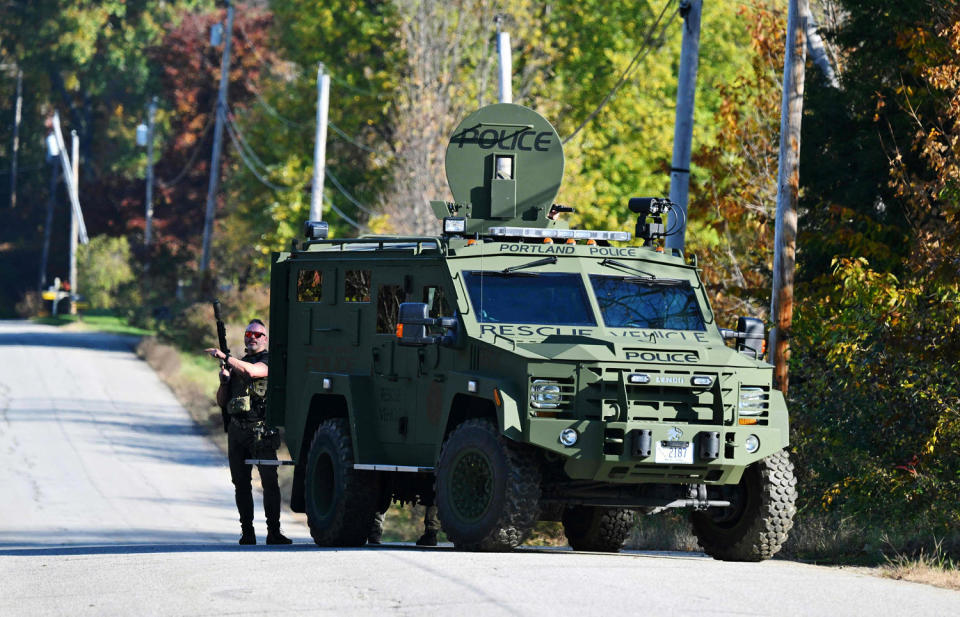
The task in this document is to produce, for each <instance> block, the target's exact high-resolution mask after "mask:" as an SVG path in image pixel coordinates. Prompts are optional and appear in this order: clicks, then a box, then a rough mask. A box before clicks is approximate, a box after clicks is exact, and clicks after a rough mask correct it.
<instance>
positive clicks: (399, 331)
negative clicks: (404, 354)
mask: <svg viewBox="0 0 960 617" xmlns="http://www.w3.org/2000/svg"><path fill="white" fill-rule="evenodd" d="M397 338H403V324H402V323H398V324H397Z"/></svg>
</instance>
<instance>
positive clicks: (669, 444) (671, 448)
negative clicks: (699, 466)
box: [653, 441, 693, 465]
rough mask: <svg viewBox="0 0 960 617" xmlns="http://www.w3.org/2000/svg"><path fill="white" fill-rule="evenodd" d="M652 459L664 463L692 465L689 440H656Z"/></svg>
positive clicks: (691, 449) (691, 451) (691, 450)
mask: <svg viewBox="0 0 960 617" xmlns="http://www.w3.org/2000/svg"><path fill="white" fill-rule="evenodd" d="M653 461H654V462H655V463H663V464H665V465H692V464H693V448H692V447H691V446H690V442H689V441H658V442H657V446H656V451H655V452H654V454H653Z"/></svg>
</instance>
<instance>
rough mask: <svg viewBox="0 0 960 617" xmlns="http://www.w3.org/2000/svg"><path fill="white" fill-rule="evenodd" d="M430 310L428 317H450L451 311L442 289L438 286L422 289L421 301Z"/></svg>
mask: <svg viewBox="0 0 960 617" xmlns="http://www.w3.org/2000/svg"><path fill="white" fill-rule="evenodd" d="M421 301H422V302H424V303H426V305H427V307H428V308H429V309H430V317H451V316H453V311H451V310H450V305H449V304H448V303H447V296H446V294H444V293H443V287H440V286H438V285H427V286H426V287H424V288H423V300H421Z"/></svg>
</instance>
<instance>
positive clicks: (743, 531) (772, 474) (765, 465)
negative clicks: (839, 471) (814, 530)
mask: <svg viewBox="0 0 960 617" xmlns="http://www.w3.org/2000/svg"><path fill="white" fill-rule="evenodd" d="M723 488H724V489H725V490H724V491H723V493H722V498H723V499H729V501H730V502H731V505H730V507H729V508H710V509H708V510H707V511H706V512H694V513H692V514H691V516H690V520H691V522H692V523H693V533H694V535H695V536H696V537H697V541H698V542H699V543H700V547H701V548H703V552H705V553H706V554H708V555H710V556H711V557H713V558H714V559H719V560H722V561H762V560H764V559H770V558H771V557H773V556H774V555H775V554H776V553H777V551H779V550H780V547H781V546H783V543H784V542H786V540H787V535H788V533H789V532H790V529H791V528H792V527H793V515H794V514H796V512H797V508H796V505H795V503H796V500H797V479H796V477H794V475H793V463H791V462H790V458H789V456H788V455H787V452H786V450H781V451H779V452H776V453H774V454H771V455H770V456H768V457H766V458H765V459H762V460H760V461H758V462H756V463H754V464H752V465H750V466H749V467H748V468H747V469H746V470H745V471H744V472H743V477H742V478H740V483H739V484H738V485H736V486H731V487H723Z"/></svg>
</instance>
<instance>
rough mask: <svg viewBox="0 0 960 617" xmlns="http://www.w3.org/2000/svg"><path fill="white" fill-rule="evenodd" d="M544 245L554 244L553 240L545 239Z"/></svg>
mask: <svg viewBox="0 0 960 617" xmlns="http://www.w3.org/2000/svg"><path fill="white" fill-rule="evenodd" d="M543 243H544V244H553V238H544V239H543Z"/></svg>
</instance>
